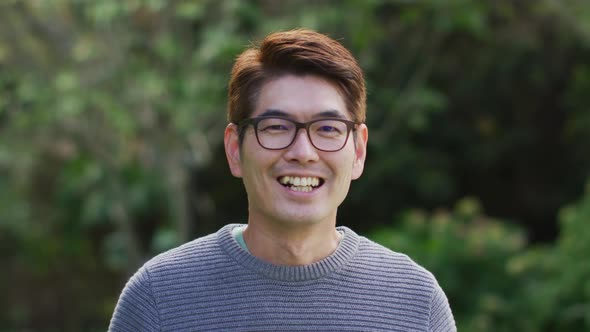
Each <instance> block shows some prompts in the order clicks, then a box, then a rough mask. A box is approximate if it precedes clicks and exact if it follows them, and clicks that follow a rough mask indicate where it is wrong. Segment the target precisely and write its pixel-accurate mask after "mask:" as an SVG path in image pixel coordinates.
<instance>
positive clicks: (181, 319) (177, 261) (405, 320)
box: [109, 224, 456, 331]
mask: <svg viewBox="0 0 590 332" xmlns="http://www.w3.org/2000/svg"><path fill="white" fill-rule="evenodd" d="M236 226H238V225H236V224H232V225H227V226H224V227H223V228H221V229H220V230H219V231H218V232H217V233H214V234H211V235H208V236H206V237H202V238H199V239H196V240H194V241H191V242H189V243H186V244H184V245H182V246H180V247H178V248H175V249H172V250H170V251H168V252H165V253H163V254H161V255H158V256H156V257H155V258H153V259H152V260H150V261H149V262H147V263H146V264H145V265H144V266H143V267H142V268H141V269H139V271H137V273H136V274H135V275H134V276H133V277H132V278H131V279H130V280H129V282H128V283H127V285H126V286H125V289H124V290H123V292H122V293H121V297H120V298H119V302H118V303H117V307H116V309H115V313H114V315H113V318H112V320H111V325H110V327H109V331H456V327H455V322H454V320H453V316H452V314H451V310H450V307H449V304H448V301H447V298H446V296H445V294H444V293H443V291H442V290H441V288H440V287H439V285H438V283H437V282H436V280H435V278H434V277H433V276H432V274H431V273H430V272H428V271H426V270H425V269H424V268H422V267H420V266H419V265H417V264H416V263H414V262H413V261H412V260H411V259H409V258H408V257H407V256H406V255H402V254H398V253H395V252H392V251H391V250H389V249H386V248H384V247H382V246H380V245H378V244H376V243H374V242H372V241H370V240H368V239H367V238H365V237H361V236H359V235H357V234H356V233H354V232H353V231H352V230H350V229H349V228H346V227H338V230H339V231H340V232H342V234H343V235H344V236H343V237H342V240H341V242H340V245H339V246H338V248H337V249H336V251H335V252H334V253H333V254H331V255H330V256H328V257H326V258H325V259H323V260H321V261H319V262H317V263H314V264H311V265H306V266H277V265H272V264H269V263H266V262H264V261H261V260H259V259H257V258H256V257H254V256H252V255H250V254H249V253H248V252H247V251H246V250H244V249H243V248H242V247H241V246H240V245H239V244H238V243H237V242H236V240H235V239H234V237H233V236H232V233H231V230H232V228H233V227H236Z"/></svg>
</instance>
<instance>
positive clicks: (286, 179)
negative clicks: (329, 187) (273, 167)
mask: <svg viewBox="0 0 590 332" xmlns="http://www.w3.org/2000/svg"><path fill="white" fill-rule="evenodd" d="M279 181H280V182H281V183H282V184H290V185H293V186H302V187H306V186H312V187H317V186H319V185H320V179H319V178H316V177H310V176H308V177H299V176H283V177H281V178H280V179H279Z"/></svg>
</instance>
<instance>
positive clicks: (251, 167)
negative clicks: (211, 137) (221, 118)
mask: <svg viewBox="0 0 590 332" xmlns="http://www.w3.org/2000/svg"><path fill="white" fill-rule="evenodd" d="M277 114H278V115H280V116H282V117H286V118H289V119H292V120H294V121H299V122H307V121H311V120H314V119H317V118H326V117H329V118H341V119H345V120H351V117H350V115H349V114H348V112H347V110H346V106H345V102H344V99H343V98H342V96H341V95H340V93H339V91H338V89H337V88H336V87H335V86H334V85H333V84H332V83H330V82H328V81H326V80H324V79H322V78H320V77H318V76H313V75H306V76H294V75H286V76H282V77H280V78H277V79H275V80H272V81H270V82H267V83H266V84H265V85H263V86H262V89H261V91H260V95H259V99H258V101H257V105H256V108H255V110H254V113H253V114H252V117H259V116H262V115H273V116H274V115H277ZM244 130H246V132H245V136H244V141H243V144H242V147H241V148H240V146H239V143H238V132H237V126H236V125H234V124H230V125H228V127H227V129H226V132H225V148H226V154H227V158H228V162H229V165H230V169H231V171H232V174H233V175H234V176H236V177H241V178H243V181H244V186H245V188H246V192H247V194H248V207H249V220H250V222H259V221H260V222H264V223H275V224H276V223H281V224H315V223H321V222H327V223H334V222H335V220H336V210H337V208H338V206H339V205H340V204H341V203H342V201H343V200H344V198H345V197H346V194H347V193H348V189H349V187H350V182H351V180H353V179H357V178H358V177H359V176H360V175H361V173H362V171H363V166H364V160H365V152H366V143H367V136H368V132H367V127H366V126H365V125H364V124H362V125H359V126H358V129H357V139H356V142H355V140H354V139H353V133H351V134H350V136H349V137H348V140H347V141H346V144H345V146H344V148H343V149H342V150H340V151H336V152H324V151H319V150H317V149H316V148H314V147H313V145H312V144H311V143H310V141H309V138H308V136H307V133H306V130H299V131H298V132H297V136H296V138H295V141H294V142H293V143H292V144H291V145H290V146H289V147H287V148H285V149H282V150H267V149H265V148H263V147H262V146H260V145H259V143H258V141H257V140H256V135H255V132H254V127H253V126H248V127H247V128H245V129H244ZM303 178H307V179H309V178H311V179H312V181H311V182H312V186H311V190H309V189H310V188H309V187H310V186H309V185H308V186H307V188H304V189H303V190H302V188H301V187H302V186H299V187H298V186H296V185H293V183H295V184H297V182H298V181H300V180H301V179H303ZM316 184H319V185H317V186H316Z"/></svg>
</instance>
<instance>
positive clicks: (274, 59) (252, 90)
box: [227, 29, 367, 124]
mask: <svg viewBox="0 0 590 332" xmlns="http://www.w3.org/2000/svg"><path fill="white" fill-rule="evenodd" d="M286 74H294V75H307V74H313V75H317V76H319V77H321V78H323V79H326V80H328V81H330V82H333V83H335V84H336V86H337V87H338V88H339V90H340V93H341V94H342V97H343V98H344V101H345V104H346V107H347V111H348V112H349V114H350V115H351V117H352V120H353V121H354V122H356V123H364V122H365V118H366V115H365V114H366V100H367V96H366V94H367V93H366V88H365V79H364V76H363V71H362V70H361V68H360V67H359V65H358V63H357V61H356V59H355V58H354V57H353V56H352V54H351V53H350V52H349V51H348V50H347V49H346V48H345V47H344V46H342V44H340V43H339V42H337V41H335V40H334V39H332V38H330V37H328V36H326V35H323V34H321V33H318V32H315V31H311V30H307V29H296V30H290V31H284V32H276V33H272V34H270V35H268V36H267V37H266V38H264V40H262V42H261V43H260V44H259V45H253V46H251V47H250V48H248V49H246V50H245V51H244V52H243V53H242V54H240V55H239V56H238V58H237V59H236V62H235V64H234V66H233V69H232V72H231V79H230V81H229V91H228V107H227V113H228V114H227V116H228V120H229V121H230V122H232V123H236V124H239V123H241V121H243V120H245V119H247V118H248V117H249V116H250V115H251V114H252V113H253V112H254V108H255V105H256V102H257V101H258V96H259V94H260V89H261V88H262V86H263V85H264V84H265V83H267V82H269V81H270V80H272V79H275V78H278V77H281V76H283V75H286Z"/></svg>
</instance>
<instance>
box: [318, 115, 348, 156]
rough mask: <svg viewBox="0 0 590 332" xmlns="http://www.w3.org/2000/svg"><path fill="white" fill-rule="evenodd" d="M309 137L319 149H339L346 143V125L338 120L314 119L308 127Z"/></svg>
mask: <svg viewBox="0 0 590 332" xmlns="http://www.w3.org/2000/svg"><path fill="white" fill-rule="evenodd" d="M309 137H310V138H311V142H312V143H313V145H315V147H316V148H318V149H320V150H325V151H336V150H340V149H342V147H343V146H344V144H346V139H347V138H348V126H347V125H346V123H344V122H342V121H338V120H320V121H315V122H313V123H312V124H311V126H310V127H309Z"/></svg>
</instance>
